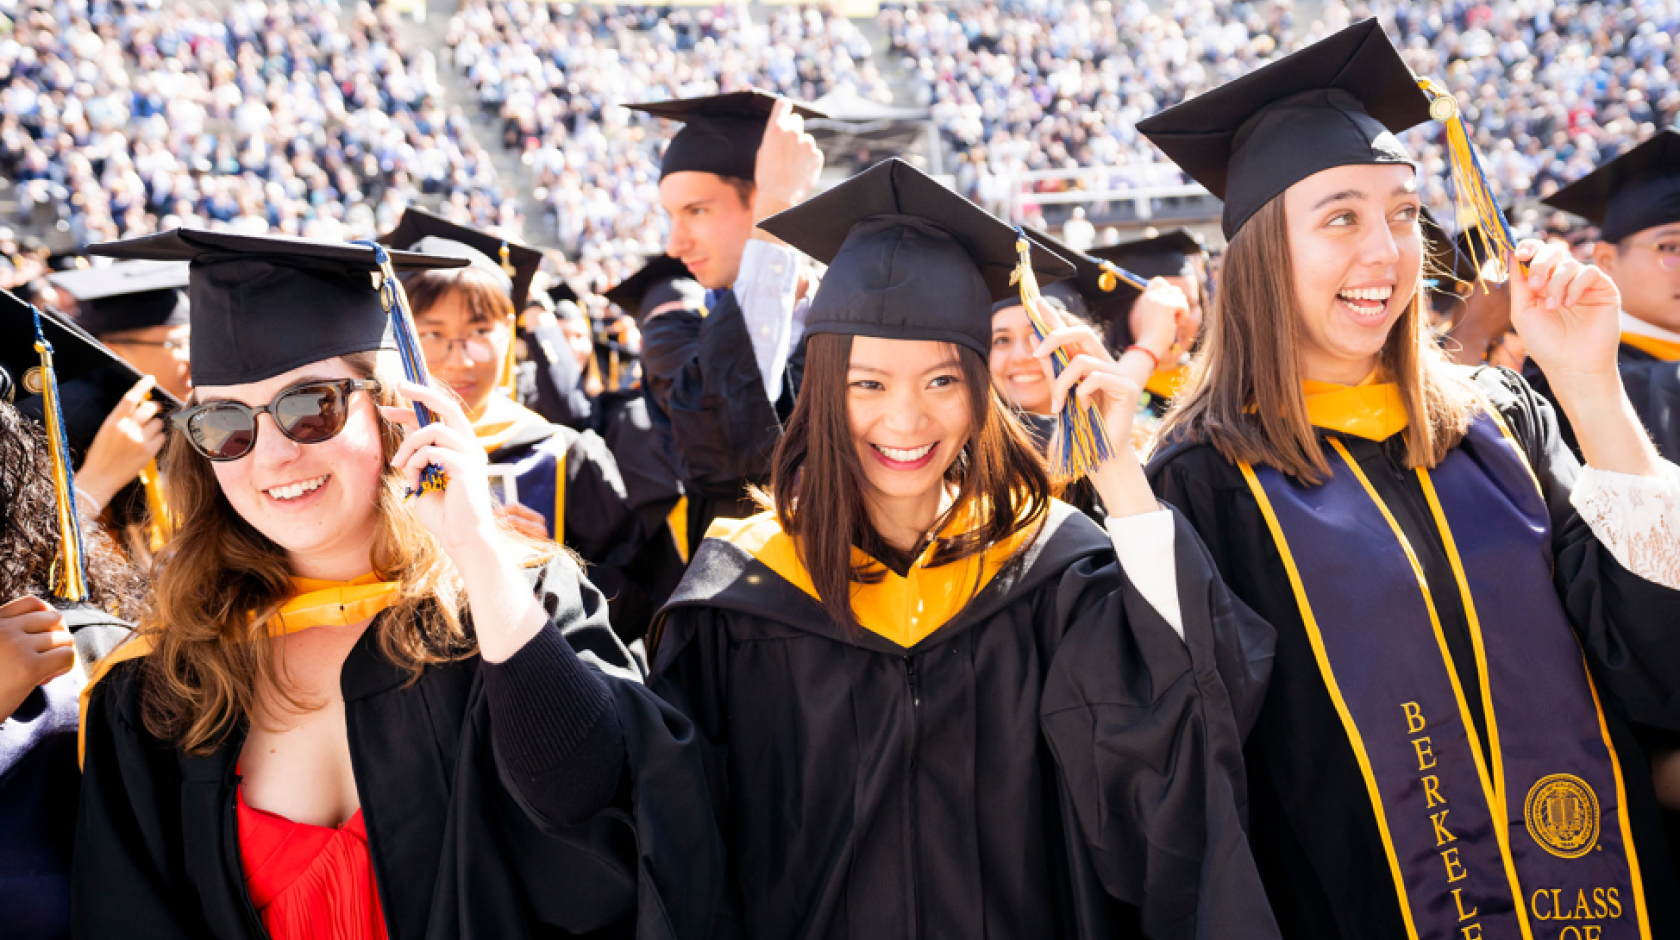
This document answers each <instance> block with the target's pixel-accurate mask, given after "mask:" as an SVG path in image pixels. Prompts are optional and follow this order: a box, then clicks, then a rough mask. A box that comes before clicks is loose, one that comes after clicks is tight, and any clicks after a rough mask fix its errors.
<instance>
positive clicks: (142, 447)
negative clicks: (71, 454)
mask: <svg viewBox="0 0 1680 940" xmlns="http://www.w3.org/2000/svg"><path fill="white" fill-rule="evenodd" d="M156 384H157V380H156V379H153V378H152V377H151V376H149V375H148V376H144V377H142V378H141V379H140V381H138V382H136V383H134V387H133V388H131V389H129V390H128V392H127V393H125V394H124V395H123V397H122V399H121V400H120V401H118V402H117V405H116V407H115V408H112V409H111V413H110V414H108V415H106V416H105V421H104V423H102V424H100V426H99V432H98V433H97V434H95V435H94V436H93V443H92V444H90V445H88V452H87V459H85V460H83V461H82V468H81V469H80V470H78V471H77V472H76V487H77V489H80V490H81V491H82V492H84V493H86V494H87V495H88V496H90V497H92V499H93V500H94V502H96V503H98V504H99V506H100V507H105V506H109V505H110V504H111V500H112V498H113V497H115V496H116V495H117V492H118V491H119V490H121V489H122V488H123V487H125V486H127V485H128V484H129V483H131V482H133V480H134V478H135V477H137V476H139V475H140V471H141V470H144V469H146V464H148V463H150V462H151V460H152V458H154V457H156V456H157V454H158V451H159V450H160V449H161V448H162V447H163V441H164V427H163V418H162V417H160V416H159V415H158V403H157V402H155V401H152V400H151V399H150V398H148V397H147V396H148V395H150V394H151V391H152V387H153V386H154V385H156ZM90 508H92V507H90ZM94 512H95V513H97V509H95V510H94Z"/></svg>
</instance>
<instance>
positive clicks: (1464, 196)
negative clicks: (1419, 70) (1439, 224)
mask: <svg viewBox="0 0 1680 940" xmlns="http://www.w3.org/2000/svg"><path fill="white" fill-rule="evenodd" d="M1418 87H1419V88H1421V89H1423V92H1424V94H1426V95H1428V96H1429V116H1430V117H1432V118H1434V119H1435V120H1436V121H1437V122H1439V123H1440V124H1441V126H1442V128H1443V129H1444V130H1445V131H1446V135H1447V155H1448V158H1449V159H1450V160H1451V162H1452V176H1453V210H1454V214H1455V215H1457V217H1458V219H1457V221H1458V227H1459V230H1460V231H1471V230H1474V234H1472V235H1471V236H1470V237H1469V238H1468V239H1466V241H1467V242H1468V243H1469V247H1470V259H1471V261H1472V262H1473V263H1474V264H1475V265H1476V271H1477V282H1478V283H1480V282H1481V272H1482V271H1483V270H1484V269H1486V268H1487V266H1488V265H1489V264H1492V266H1493V268H1492V271H1491V276H1492V277H1493V279H1494V281H1495V282H1497V283H1504V282H1505V281H1506V280H1508V279H1509V278H1510V276H1511V272H1510V269H1509V267H1508V262H1507V261H1506V259H1507V258H1508V257H1509V256H1510V254H1511V252H1513V251H1515V250H1516V247H1517V240H1516V238H1515V236H1513V235H1512V234H1511V229H1510V227H1509V226H1508V225H1506V224H1505V214H1504V213H1503V212H1501V211H1499V201H1498V200H1497V199H1495V198H1494V197H1493V191H1492V190H1491V189H1490V188H1489V187H1488V182H1487V175H1486V174H1485V173H1483V172H1482V163H1481V160H1480V159H1479V158H1478V157H1477V156H1476V145H1475V143H1474V142H1472V141H1471V140H1470V128H1469V126H1468V125H1467V124H1466V123H1465V121H1464V114H1463V112H1461V111H1460V110H1459V107H1458V101H1457V100H1456V99H1454V98H1453V96H1452V93H1451V92H1449V91H1447V90H1446V89H1445V88H1443V87H1442V86H1440V85H1437V84H1436V83H1434V82H1433V81H1430V80H1429V79H1427V78H1424V79H1419V80H1418ZM1482 289H1483V290H1486V289H1487V285H1485V284H1483V285H1482Z"/></svg>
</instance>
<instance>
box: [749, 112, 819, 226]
mask: <svg viewBox="0 0 1680 940" xmlns="http://www.w3.org/2000/svg"><path fill="white" fill-rule="evenodd" d="M822 169H823V155H822V151H821V150H819V149H817V141H816V139H815V138H814V137H812V136H811V135H810V134H807V133H805V119H804V118H802V117H800V116H799V115H798V114H795V113H794V111H793V102H791V101H789V100H787V99H786V98H782V99H779V100H777V102H776V104H775V105H774V106H773V107H772V108H771V111H770V123H769V124H767V125H766V126H765V128H764V139H763V141H762V142H760V143H759V145H758V161H757V163H756V164H755V165H754V167H753V183H754V185H755V187H756V196H755V198H754V201H753V221H755V222H759V221H763V220H764V219H768V218H769V217H771V216H773V215H775V214H776V213H778V212H781V211H782V210H784V209H791V208H793V207H794V206H797V205H799V204H800V203H802V202H804V201H805V200H806V198H807V197H809V196H810V195H811V193H812V192H813V191H814V190H815V189H816V188H817V178H818V177H819V176H821V175H822Z"/></svg>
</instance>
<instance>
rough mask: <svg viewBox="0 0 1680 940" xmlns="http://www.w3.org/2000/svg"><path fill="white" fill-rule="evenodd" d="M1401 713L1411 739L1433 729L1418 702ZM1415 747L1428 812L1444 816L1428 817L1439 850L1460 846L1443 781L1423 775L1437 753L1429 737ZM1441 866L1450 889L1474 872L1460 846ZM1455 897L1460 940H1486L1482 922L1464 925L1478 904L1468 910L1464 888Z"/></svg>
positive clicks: (1406, 705) (1444, 854)
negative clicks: (1449, 826) (1449, 821)
mask: <svg viewBox="0 0 1680 940" xmlns="http://www.w3.org/2000/svg"><path fill="white" fill-rule="evenodd" d="M1400 710H1401V712H1403V713H1404V714H1405V716H1406V733H1407V734H1408V735H1415V734H1418V733H1419V732H1421V731H1423V730H1424V729H1425V728H1427V727H1429V720H1428V719H1427V718H1425V717H1424V715H1423V706H1421V705H1419V704H1418V703H1417V702H1403V703H1401V705H1400ZM1411 745H1412V750H1413V751H1414V752H1416V754H1417V761H1418V773H1419V774H1422V776H1420V777H1419V778H1418V783H1419V785H1421V786H1422V787H1423V801H1424V808H1425V809H1426V810H1433V809H1435V808H1436V807H1441V810H1440V812H1432V813H1429V814H1428V816H1429V824H1430V826H1431V827H1432V828H1433V829H1434V831H1435V846H1436V848H1440V847H1441V846H1443V845H1446V844H1447V843H1449V842H1457V841H1458V837H1457V836H1455V835H1453V834H1452V832H1450V831H1449V830H1448V829H1447V813H1449V812H1451V810H1450V809H1449V808H1447V798H1446V797H1444V796H1442V795H1441V778H1440V777H1438V776H1436V775H1435V774H1424V773H1423V771H1425V770H1428V769H1430V768H1432V767H1434V766H1435V750H1434V748H1433V746H1432V742H1431V741H1430V740H1429V737H1428V736H1427V735H1425V736H1420V737H1415V738H1412V739H1411ZM1441 864H1443V865H1445V866H1446V869H1447V884H1449V885H1450V884H1454V883H1456V882H1460V881H1463V880H1464V879H1466V878H1468V877H1470V872H1469V871H1468V870H1467V869H1466V868H1465V867H1464V863H1463V862H1461V861H1459V858H1458V846H1456V845H1455V846H1451V847H1450V848H1446V849H1442V851H1441ZM1452 896H1453V905H1454V907H1455V908H1456V909H1457V911H1458V920H1459V924H1460V925H1461V926H1460V927H1459V938H1460V940H1482V925H1481V924H1480V923H1479V922H1475V921H1472V922H1471V923H1468V924H1466V923H1464V922H1465V921H1468V920H1471V918H1473V917H1475V916H1476V912H1477V908H1476V906H1475V904H1474V903H1472V904H1471V905H1470V907H1469V909H1468V910H1466V908H1465V903H1464V889H1463V888H1453V889H1452Z"/></svg>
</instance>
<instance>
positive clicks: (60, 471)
mask: <svg viewBox="0 0 1680 940" xmlns="http://www.w3.org/2000/svg"><path fill="white" fill-rule="evenodd" d="M29 312H30V314H31V315H33V316H34V318H35V352H37V353H39V354H40V356H41V398H42V401H43V403H44V405H45V407H44V408H43V409H42V411H43V412H44V414H43V417H44V418H45V419H46V424H47V446H48V448H49V450H50V451H51V456H52V481H53V496H54V501H55V502H56V503H57V508H58V531H59V553H58V559H57V560H56V562H55V564H54V567H56V568H57V569H58V573H57V575H56V576H54V577H52V578H51V580H52V582H53V583H52V590H53V594H54V596H56V597H58V598H59V599H61V600H66V601H71V602H77V601H85V600H87V598H88V587H87V569H86V567H85V566H84V565H83V562H82V559H83V557H84V556H83V547H82V523H81V519H80V518H79V517H78V516H77V515H76V483H75V479H74V478H73V476H72V474H71V471H70V446H69V443H68V440H67V437H66V435H65V433H64V413H63V410H62V406H61V404H60V403H59V400H58V376H57V375H55V374H54V373H53V358H52V357H53V348H52V343H49V342H47V335H46V333H45V332H43V331H42V329H41V311H40V310H38V309H36V308H35V307H34V306H33V305H31V306H30V308H29Z"/></svg>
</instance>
